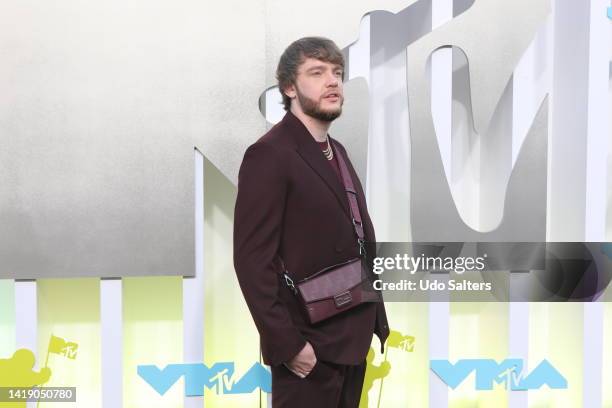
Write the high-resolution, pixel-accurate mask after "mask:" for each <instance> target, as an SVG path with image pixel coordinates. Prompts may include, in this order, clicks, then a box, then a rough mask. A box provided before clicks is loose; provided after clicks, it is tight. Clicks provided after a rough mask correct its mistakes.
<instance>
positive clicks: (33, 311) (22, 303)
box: [15, 281, 45, 408]
mask: <svg viewBox="0 0 612 408" xmlns="http://www.w3.org/2000/svg"><path fill="white" fill-rule="evenodd" d="M37 309H38V299H37V290H36V281H15V346H16V348H17V349H21V348H26V349H28V350H30V351H32V352H33V353H34V354H35V355H36V363H35V364H34V370H35V371H37V370H39V369H40V368H41V367H42V366H43V365H44V361H43V359H44V358H45V356H44V355H42V356H41V355H38V338H37V337H38V311H37ZM26 407H27V408H36V402H27V403H26Z"/></svg>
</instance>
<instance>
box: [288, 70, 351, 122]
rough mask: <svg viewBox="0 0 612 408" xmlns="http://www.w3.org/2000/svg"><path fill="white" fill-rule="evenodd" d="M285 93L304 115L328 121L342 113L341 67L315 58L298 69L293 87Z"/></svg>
mask: <svg viewBox="0 0 612 408" xmlns="http://www.w3.org/2000/svg"><path fill="white" fill-rule="evenodd" d="M285 93H286V94H287V95H288V96H289V97H290V98H293V102H292V104H293V105H296V106H295V107H296V108H297V109H301V110H302V112H304V113H305V114H306V115H308V116H311V117H313V118H315V119H318V120H321V121H324V122H331V121H332V120H334V119H336V118H337V117H338V116H340V114H341V113H342V104H343V103H344V96H343V93H342V67H341V66H340V65H336V64H332V63H330V62H325V61H320V60H318V59H314V58H306V60H305V61H304V62H303V63H302V64H301V65H300V66H299V68H298V72H297V75H296V79H295V84H294V85H291V86H290V87H289V88H287V90H286V91H285Z"/></svg>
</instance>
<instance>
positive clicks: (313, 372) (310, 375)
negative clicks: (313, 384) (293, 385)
mask: <svg viewBox="0 0 612 408" xmlns="http://www.w3.org/2000/svg"><path fill="white" fill-rule="evenodd" d="M320 368H321V360H319V359H318V358H317V361H316V363H315V365H314V366H313V367H312V370H310V372H309V373H308V375H307V376H306V377H305V378H310V377H312V375H313V374H316V372H317V371H319V369H320ZM315 377H316V375H315Z"/></svg>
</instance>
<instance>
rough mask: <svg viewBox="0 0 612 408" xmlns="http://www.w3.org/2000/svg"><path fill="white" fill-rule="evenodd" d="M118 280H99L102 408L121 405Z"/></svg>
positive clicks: (120, 283)
mask: <svg viewBox="0 0 612 408" xmlns="http://www.w3.org/2000/svg"><path fill="white" fill-rule="evenodd" d="M122 286H123V285H122V281H121V279H102V280H101V281H100V333H101V353H102V358H101V359H100V360H101V369H102V407H103V408H121V407H122V406H123V297H122Z"/></svg>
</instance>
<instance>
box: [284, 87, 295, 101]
mask: <svg viewBox="0 0 612 408" xmlns="http://www.w3.org/2000/svg"><path fill="white" fill-rule="evenodd" d="M283 93H284V94H285V95H287V96H288V97H289V98H291V99H293V98H295V96H296V91H295V85H293V84H291V85H289V86H287V87H286V88H285V89H283Z"/></svg>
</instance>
